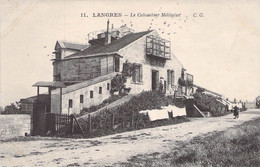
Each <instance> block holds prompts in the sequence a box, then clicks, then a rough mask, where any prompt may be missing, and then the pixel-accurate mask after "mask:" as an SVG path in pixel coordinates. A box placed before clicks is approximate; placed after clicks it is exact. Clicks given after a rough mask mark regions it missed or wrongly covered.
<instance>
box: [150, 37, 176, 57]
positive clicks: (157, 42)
mask: <svg viewBox="0 0 260 167" xmlns="http://www.w3.org/2000/svg"><path fill="white" fill-rule="evenodd" d="M170 46H171V43H170V41H167V40H164V39H162V38H159V37H155V36H153V35H149V36H147V37H146V55H150V56H155V57H159V58H163V59H170V58H171V48H170Z"/></svg>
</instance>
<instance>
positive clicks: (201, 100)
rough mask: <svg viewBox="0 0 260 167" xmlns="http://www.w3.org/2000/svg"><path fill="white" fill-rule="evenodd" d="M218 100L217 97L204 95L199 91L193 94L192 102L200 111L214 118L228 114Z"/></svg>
mask: <svg viewBox="0 0 260 167" xmlns="http://www.w3.org/2000/svg"><path fill="white" fill-rule="evenodd" d="M218 100H219V98H218V97H215V96H213V95H209V94H205V93H203V92H201V91H197V92H196V93H195V94H194V102H195V104H196V105H197V107H198V108H199V109H200V110H202V111H209V112H210V113H211V115H212V116H214V117H217V116H223V115H226V114H229V112H227V107H226V106H225V105H224V104H222V103H221V102H219V101H218Z"/></svg>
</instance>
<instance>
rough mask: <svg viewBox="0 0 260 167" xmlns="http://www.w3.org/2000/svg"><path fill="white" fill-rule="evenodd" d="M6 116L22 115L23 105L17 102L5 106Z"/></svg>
mask: <svg viewBox="0 0 260 167" xmlns="http://www.w3.org/2000/svg"><path fill="white" fill-rule="evenodd" d="M4 113H5V114H20V113H21V103H20V102H15V103H11V104H10V105H7V106H5V109H4Z"/></svg>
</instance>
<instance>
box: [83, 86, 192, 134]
mask: <svg viewBox="0 0 260 167" xmlns="http://www.w3.org/2000/svg"><path fill="white" fill-rule="evenodd" d="M174 103H178V104H179V105H183V103H181V102H180V101H174V100H173V99H172V98H170V97H165V96H164V94H162V93H161V92H159V91H158V92H157V91H147V92H142V93H141V94H140V95H138V96H134V97H133V98H132V99H130V100H129V101H128V102H126V103H124V104H123V105H120V106H117V107H115V108H112V109H109V110H106V111H104V112H102V113H101V114H100V115H97V116H95V117H93V118H92V121H91V127H93V128H94V129H93V130H92V132H91V133H88V137H93V136H101V135H107V134H112V133H118V132H124V131H128V130H131V129H142V128H147V127H155V126H162V125H168V124H174V123H177V122H178V121H179V120H181V122H184V121H187V119H184V118H182V117H179V118H174V119H172V120H171V119H170V120H159V121H154V122H150V121H149V118H148V116H147V115H143V114H139V111H141V110H151V109H161V107H162V106H166V105H169V104H174ZM88 124H89V122H87V123H86V125H88ZM85 128H87V129H88V127H85ZM87 129H85V131H87Z"/></svg>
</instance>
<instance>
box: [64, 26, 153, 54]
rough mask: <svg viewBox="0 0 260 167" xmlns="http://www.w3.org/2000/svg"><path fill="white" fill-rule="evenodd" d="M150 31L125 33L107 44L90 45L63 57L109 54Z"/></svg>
mask: <svg viewBox="0 0 260 167" xmlns="http://www.w3.org/2000/svg"><path fill="white" fill-rule="evenodd" d="M150 32H152V30H149V31H143V32H138V33H131V34H127V35H125V36H123V37H122V38H119V39H118V40H115V41H113V42H111V43H110V44H108V45H91V46H90V47H88V48H86V49H84V50H83V51H81V52H77V53H74V54H72V55H69V56H67V57H65V59H67V58H73V57H81V56H88V55H95V54H111V53H114V52H117V51H119V50H120V49H122V48H124V47H125V46H127V45H129V44H130V43H132V42H134V41H136V40H137V39H139V38H141V37H143V36H144V35H146V34H148V33H150Z"/></svg>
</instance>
